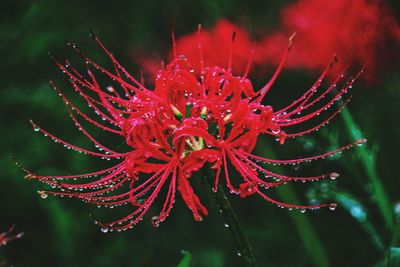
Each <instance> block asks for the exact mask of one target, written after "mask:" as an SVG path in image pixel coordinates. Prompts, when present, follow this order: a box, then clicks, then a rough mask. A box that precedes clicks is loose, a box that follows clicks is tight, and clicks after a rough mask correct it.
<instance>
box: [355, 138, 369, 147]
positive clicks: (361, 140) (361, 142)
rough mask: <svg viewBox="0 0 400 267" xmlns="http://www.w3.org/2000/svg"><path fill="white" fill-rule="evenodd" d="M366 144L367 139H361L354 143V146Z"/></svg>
mask: <svg viewBox="0 0 400 267" xmlns="http://www.w3.org/2000/svg"><path fill="white" fill-rule="evenodd" d="M366 142H367V139H365V138H361V139H358V140H357V141H355V142H354V144H356V145H357V146H361V145H362V144H364V143H366Z"/></svg>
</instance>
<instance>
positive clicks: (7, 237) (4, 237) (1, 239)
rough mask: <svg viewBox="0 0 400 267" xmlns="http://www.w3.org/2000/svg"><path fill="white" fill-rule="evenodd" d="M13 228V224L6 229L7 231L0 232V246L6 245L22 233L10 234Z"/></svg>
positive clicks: (18, 237)
mask: <svg viewBox="0 0 400 267" xmlns="http://www.w3.org/2000/svg"><path fill="white" fill-rule="evenodd" d="M13 230H14V225H13V226H11V227H10V229H8V231H7V232H4V233H0V246H5V245H7V243H8V242H10V241H12V240H15V239H20V238H21V237H22V236H23V235H24V233H22V232H21V233H18V234H12V231H13Z"/></svg>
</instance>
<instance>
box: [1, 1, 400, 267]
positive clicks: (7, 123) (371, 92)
mask: <svg viewBox="0 0 400 267" xmlns="http://www.w3.org/2000/svg"><path fill="white" fill-rule="evenodd" d="M293 2H294V1H251V2H247V3H246V2H245V1H236V0H231V1H228V0H225V1H213V0H206V1H198V2H194V1H183V0H181V1H179V0H176V1H152V0H147V1H116V2H112V1H108V2H99V1H75V0H70V1H50V0H41V1H15V2H12V3H11V2H10V3H3V2H2V8H1V17H0V20H1V24H0V36H1V42H0V47H1V50H0V51H1V55H2V56H1V63H0V68H1V71H0V73H1V79H2V83H1V89H0V90H1V91H0V92H1V97H0V109H1V119H0V122H1V128H0V129H1V138H0V155H1V158H0V170H1V171H0V232H3V231H6V230H7V229H8V228H9V227H10V226H11V225H13V224H15V225H16V232H18V231H23V232H24V233H25V235H24V237H23V238H22V239H20V240H16V241H13V242H10V243H9V244H8V245H7V246H3V247H0V266H3V265H4V266H178V264H181V265H180V266H189V265H186V263H190V266H210V267H211V266H216V267H217V266H243V262H242V259H241V258H240V257H239V256H237V253H236V252H237V248H236V245H235V244H234V242H233V240H232V238H231V236H230V233H229V230H228V229H227V228H226V227H225V226H224V220H223V217H222V216H221V214H220V213H219V212H218V209H217V208H216V206H215V204H214V203H213V198H212V196H211V195H210V193H209V192H208V190H207V188H204V184H202V183H200V182H195V183H196V185H195V186H196V190H197V191H198V192H200V194H201V197H202V198H203V199H204V202H205V204H206V205H207V207H208V208H209V211H210V215H209V216H208V217H207V218H205V219H204V220H203V221H202V222H200V223H198V222H195V221H194V220H193V219H192V216H191V214H190V212H189V210H188V209H187V208H186V207H185V205H184V204H183V203H182V202H183V201H182V200H181V199H180V198H179V197H178V200H177V203H176V205H175V207H174V210H173V212H172V215H171V216H170V217H169V218H168V220H167V221H166V222H164V223H163V224H162V225H161V226H160V227H159V228H156V229H155V228H153V227H152V225H151V223H150V218H151V216H152V215H151V213H152V212H151V211H150V212H149V213H150V214H148V216H147V217H145V220H144V221H143V222H142V223H140V224H138V225H137V226H136V227H135V228H134V229H132V230H131V231H128V232H123V233H116V232H113V233H107V234H103V233H102V232H101V231H100V230H99V228H98V227H97V226H96V225H95V224H94V223H93V220H94V219H93V218H92V217H90V216H89V214H93V216H95V217H96V218H113V217H115V216H118V210H107V209H97V208H96V207H95V206H87V205H83V204H82V203H80V202H78V201H75V200H70V199H62V198H54V197H48V198H47V199H41V198H40V197H39V195H38V194H37V193H36V191H37V190H41V189H44V187H43V185H41V184H39V183H36V182H32V181H27V180H24V179H23V176H24V173H23V171H22V170H21V169H20V168H18V167H17V166H16V165H15V163H14V162H13V160H12V159H10V156H13V157H15V158H16V159H18V160H19V161H21V162H23V163H24V165H26V166H28V167H29V168H30V169H32V170H33V171H35V172H37V173H41V174H72V173H81V172H85V171H90V170H96V169H100V168H102V167H104V166H105V165H107V162H103V161H97V160H95V159H92V158H91V157H88V156H83V155H81V154H78V153H74V152H73V151H67V150H64V149H63V147H62V146H59V145H57V144H55V143H54V142H51V141H49V140H48V139H46V138H45V137H43V136H41V135H38V134H37V133H35V132H34V131H33V130H32V128H31V127H30V125H29V119H31V118H33V119H35V121H36V122H38V123H40V125H42V126H43V127H44V128H45V129H48V130H49V131H51V132H52V133H55V134H56V135H58V136H60V137H63V138H64V139H66V140H69V141H71V142H72V143H75V144H79V145H83V146H87V147H90V144H89V142H88V141H87V140H86V139H85V137H84V136H83V135H81V134H80V133H79V132H78V131H77V130H76V129H74V127H73V125H72V122H71V121H70V119H69V117H68V115H67V112H66V110H65V108H64V107H63V105H62V102H61V100H60V99H59V97H58V96H57V94H56V93H55V92H54V91H53V90H52V89H51V88H50V86H49V85H48V80H50V79H51V80H54V81H56V82H57V84H58V85H59V86H60V88H62V89H63V90H64V92H66V94H68V95H69V96H70V97H71V98H72V99H75V100H76V101H78V102H79V98H78V97H77V96H76V95H75V94H74V93H73V92H72V89H71V88H70V87H69V85H68V83H67V82H66V81H64V80H63V78H62V75H61V73H60V71H59V70H58V69H57V68H56V67H55V65H54V64H53V63H52V62H51V60H50V59H49V57H48V55H47V52H48V51H52V53H53V54H55V55H58V56H60V57H66V58H69V57H73V56H74V55H73V54H72V53H71V51H70V50H69V49H67V48H66V46H65V45H64V40H65V39H66V38H72V39H74V40H75V41H76V42H77V43H78V44H79V46H80V47H81V48H82V49H83V50H84V51H86V52H87V53H88V54H90V55H92V56H93V57H94V58H96V59H97V62H99V63H101V64H102V63H104V64H109V62H108V61H107V59H106V57H105V56H104V55H103V54H102V53H101V51H100V49H99V48H98V47H97V46H96V45H95V44H94V42H93V41H92V40H91V39H90V37H89V36H88V29H89V28H93V29H94V30H95V31H96V32H97V33H98V35H99V36H100V37H101V39H102V40H103V42H104V43H105V44H106V45H107V46H108V47H109V48H111V49H112V50H113V51H114V52H115V54H117V55H118V57H119V58H120V59H121V61H122V62H123V64H124V65H125V66H126V67H127V69H129V70H131V72H132V73H138V71H139V70H140V66H139V64H138V59H143V58H146V57H148V58H152V57H153V56H154V55H155V54H156V55H157V56H161V57H164V59H167V55H168V51H169V50H170V46H171V42H170V30H171V27H173V28H174V30H175V32H176V34H177V36H181V35H185V34H188V33H190V32H193V31H194V30H195V29H196V27H197V24H198V23H202V24H203V26H204V28H208V27H212V26H213V25H214V24H215V22H216V21H217V20H218V19H220V18H225V19H228V20H230V21H232V22H234V23H238V24H240V25H242V26H243V27H245V28H246V29H247V30H248V31H249V33H250V35H251V36H253V37H254V38H257V37H258V36H260V34H266V33H268V32H273V31H274V30H275V29H277V28H278V27H279V25H280V24H281V21H280V14H281V10H282V9H283V8H284V7H285V6H286V5H288V4H290V3H293ZM382 3H384V5H385V6H386V8H389V9H391V10H392V14H393V16H394V17H395V18H397V21H398V18H399V17H400V5H399V3H398V1H394V0H393V1H385V2H382ZM321 12H322V11H321ZM332 19H333V20H334V18H332ZM354 41H355V42H357V39H355V40H354ZM310 45H311V46H312V44H310ZM390 47H391V48H392V50H389V49H387V50H385V49H383V50H380V51H383V52H382V53H387V54H389V57H393V58H395V57H396V53H399V52H398V51H399V47H398V46H397V47H396V45H394V47H393V45H392V46H390ZM393 48H394V49H393ZM315 49H316V50H318V47H315ZM387 54H386V56H387ZM383 56H384V55H383V54H382V57H383ZM397 56H398V54H397ZM266 64H269V63H268V62H266ZM377 69H379V70H380V71H379V75H377V76H378V77H376V78H374V80H373V81H370V80H368V79H362V78H361V79H360V80H359V81H357V83H356V85H355V87H356V96H355V97H354V99H353V100H352V102H351V103H350V105H349V106H348V108H347V109H346V110H345V111H344V112H342V114H341V116H339V117H338V118H336V119H335V120H334V122H333V123H330V124H329V125H328V126H327V127H325V128H324V129H321V130H320V131H319V132H316V133H314V134H311V135H308V136H305V137H301V138H299V139H297V140H296V141H288V142H287V143H286V144H285V145H284V146H280V145H279V144H277V143H276V142H275V140H273V138H268V137H265V138H262V140H260V142H259V145H258V147H257V153H258V154H260V155H266V156H270V157H276V158H293V157H297V156H302V155H316V154H319V153H321V152H326V151H329V150H332V149H334V148H336V147H339V146H340V145H341V144H347V143H349V142H351V141H352V140H355V139H357V138H360V137H365V138H368V144H367V145H366V146H364V147H361V148H356V149H353V150H350V151H346V152H345V153H343V154H341V155H338V156H336V157H334V158H331V159H329V160H324V161H318V162H315V163H312V164H308V165H304V166H301V167H299V168H293V167H287V168H286V167H285V168H281V169H276V170H277V171H280V172H282V173H288V174H297V175H300V174H302V175H307V174H309V175H312V174H316V173H320V172H324V171H325V170H335V171H337V172H338V173H340V174H341V178H340V179H337V180H335V181H327V182H317V183H315V184H309V183H307V184H304V185H303V184H294V185H287V186H285V187H282V189H281V190H280V191H278V192H277V194H276V198H278V199H281V200H284V201H291V202H295V203H298V204H300V203H308V202H312V201H315V200H316V199H318V200H321V201H336V202H338V204H339V206H338V208H337V209H336V210H335V211H330V210H329V209H326V210H319V211H315V212H306V213H305V214H301V213H300V212H296V211H288V210H286V209H279V208H277V207H276V206H273V205H270V204H268V203H266V202H265V201H263V200H262V199H261V198H259V197H256V196H251V197H248V198H245V199H239V198H237V197H232V198H231V201H232V205H233V206H234V208H235V209H236V211H237V215H238V217H239V219H240V221H241V223H242V225H243V227H244V229H245V232H246V234H247V235H248V238H249V240H250V243H251V244H252V247H253V250H254V254H255V256H256V258H257V260H258V263H259V266H386V265H385V264H386V253H387V251H388V248H389V247H396V246H397V247H399V246H400V243H399V240H398V239H396V235H397V234H396V230H397V229H398V227H399V224H397V225H396V218H398V217H396V216H400V194H399V193H400V189H399V188H400V177H399V160H400V157H399V148H400V143H399V136H400V127H399V121H400V109H399V103H400V75H399V64H398V62H397V65H396V62H390V63H387V64H384V65H380V66H378V67H377ZM367 71H368V69H367ZM318 73H319V71H318V70H315V69H313V70H311V71H310V70H308V69H305V68H300V67H299V68H291V69H287V70H285V71H284V72H283V73H282V75H281V78H280V79H279V80H278V82H277V84H276V86H275V87H274V88H273V90H272V91H273V92H271V98H270V100H269V101H271V102H272V103H273V105H276V106H280V105H281V106H282V105H284V104H285V103H286V104H287V103H290V100H293V99H295V98H296V97H298V96H299V95H300V94H301V92H304V91H305V90H306V89H307V88H308V87H309V86H310V85H311V84H312V82H313V81H314V80H315V79H317V77H318ZM267 74H269V75H270V73H268V72H267ZM266 77H269V76H268V75H267V76H266ZM254 79H255V80H256V81H255V84H256V85H260V84H261V83H262V82H263V81H265V80H266V78H264V80H263V77H259V76H257V77H254ZM98 136H101V134H100V133H99V135H98ZM110 142H115V143H116V145H117V146H118V142H117V141H113V140H111V141H110ZM396 212H397V213H396ZM396 214H397V215H396ZM397 222H398V219H397ZM182 259H183V261H182ZM393 266H394V265H393Z"/></svg>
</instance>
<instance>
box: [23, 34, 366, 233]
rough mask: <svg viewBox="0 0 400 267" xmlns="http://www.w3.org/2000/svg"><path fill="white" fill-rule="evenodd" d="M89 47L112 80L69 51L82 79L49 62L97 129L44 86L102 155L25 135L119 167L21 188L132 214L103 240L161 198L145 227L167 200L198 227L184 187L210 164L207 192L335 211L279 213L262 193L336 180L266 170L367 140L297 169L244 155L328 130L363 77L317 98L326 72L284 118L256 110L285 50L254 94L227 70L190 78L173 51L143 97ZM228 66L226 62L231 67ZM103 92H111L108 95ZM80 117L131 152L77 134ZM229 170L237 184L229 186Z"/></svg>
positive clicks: (196, 210) (205, 70)
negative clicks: (298, 128) (263, 139)
mask: <svg viewBox="0 0 400 267" xmlns="http://www.w3.org/2000/svg"><path fill="white" fill-rule="evenodd" d="M93 38H94V39H95V41H96V42H97V43H98V44H99V45H100V47H101V48H102V49H103V50H104V51H105V52H106V53H107V55H108V56H109V57H110V59H111V61H112V63H113V66H114V70H113V71H109V70H107V69H106V68H103V67H101V66H99V65H97V64H96V63H95V62H93V61H92V60H91V59H90V58H88V57H86V56H85V55H84V54H83V53H82V52H81V51H80V50H79V49H78V48H77V47H76V45H75V44H74V43H71V42H70V43H69V46H71V47H72V48H73V49H74V50H75V51H76V52H77V53H78V54H79V55H80V56H81V57H82V58H83V59H84V61H85V62H86V63H87V68H88V69H87V75H86V74H83V73H80V72H78V70H77V69H75V68H74V67H73V66H72V65H71V64H70V63H69V62H68V61H65V62H60V61H59V60H57V59H56V58H54V57H53V56H52V58H53V59H54V61H55V63H56V64H57V65H58V66H59V68H60V69H61V70H62V71H63V72H64V73H65V75H66V76H67V78H68V80H69V81H70V83H71V84H72V86H73V88H74V89H75V91H77V92H78V93H79V94H80V95H81V96H82V97H83V98H84V99H85V100H86V102H87V103H88V104H89V106H90V108H91V109H93V111H94V112H95V113H96V114H97V115H98V116H99V117H100V118H101V122H99V121H98V120H95V119H93V118H92V117H90V116H88V115H86V114H85V113H84V112H82V111H81V110H80V109H79V108H78V107H77V106H75V105H74V104H72V103H71V102H70V101H69V100H68V99H67V98H66V96H65V95H63V94H62V93H61V91H59V90H58V88H57V87H56V86H55V85H54V84H53V83H51V85H52V86H53V88H54V89H55V90H57V92H58V93H59V95H60V96H61V97H62V99H63V101H64V103H65V106H66V108H67V112H68V114H69V115H70V117H71V118H72V120H73V121H74V123H75V125H76V126H77V127H78V129H79V130H80V131H82V133H83V134H84V135H85V136H86V137H87V138H89V139H90V140H91V141H92V142H93V144H94V145H95V146H96V147H97V148H98V149H99V150H100V151H99V152H95V151H91V150H88V149H84V148H80V147H77V146H74V145H72V144H70V143H68V142H66V141H64V140H62V139H59V138H57V137H55V136H53V135H52V134H50V133H49V132H47V131H45V130H43V129H42V128H40V127H39V126H37V125H36V124H35V123H33V122H32V125H33V127H34V129H35V130H36V131H40V132H42V133H43V134H45V135H46V136H48V137H50V138H52V139H53V140H54V141H56V142H58V143H61V144H63V145H64V146H66V147H67V148H69V149H73V150H76V151H79V152H82V153H84V154H88V155H92V156H96V157H101V158H103V159H106V160H115V161H118V163H117V164H116V165H115V166H113V167H110V168H107V169H104V170H99V171H96V172H91V173H85V174H79V175H68V176H59V175H57V176H40V175H36V174H34V173H32V172H30V171H28V170H26V169H25V170H26V172H27V175H26V178H28V179H38V180H39V181H41V182H43V183H46V184H48V185H49V186H51V187H52V188H54V190H48V191H38V192H39V194H40V195H41V196H42V197H43V198H45V197H47V195H48V194H51V195H60V196H69V197H75V198H78V199H80V200H82V201H84V202H87V203H93V204H96V205H98V206H105V207H110V208H112V207H114V206H120V205H125V204H127V205H130V206H131V207H132V209H133V210H132V212H131V213H129V214H127V215H125V216H123V217H122V218H120V219H118V220H115V221H112V222H110V223H100V225H101V226H102V231H103V232H107V231H109V230H114V229H116V230H126V229H128V228H131V227H133V225H135V224H136V223H137V222H139V221H140V220H142V218H143V216H144V215H145V213H146V212H147V211H148V210H149V208H150V207H151V206H152V204H153V203H154V201H155V199H156V198H157V197H159V196H160V195H164V204H163V206H162V208H161V211H160V213H159V214H158V215H157V216H154V217H153V218H152V223H153V225H154V226H158V225H159V223H160V222H162V221H163V220H165V218H166V217H167V216H168V215H169V214H170V211H171V209H172V206H173V204H174V202H175V195H176V193H177V191H179V193H180V195H181V196H182V198H183V200H184V201H185V203H186V205H187V207H188V208H189V209H190V210H191V211H192V213H193V216H194V219H195V220H197V221H200V220H201V219H202V217H203V216H206V215H207V213H208V212H207V209H206V207H205V206H204V205H203V204H202V203H201V201H200V199H199V197H198V196H197V194H196V193H195V192H194V190H193V188H192V186H191V179H192V178H193V176H192V174H193V173H194V172H198V171H200V169H202V168H203V167H205V164H206V163H208V164H209V165H210V166H211V168H212V169H213V170H215V179H214V186H213V189H214V191H216V190H217V186H218V185H219V184H220V183H221V178H220V177H221V176H222V175H221V173H223V176H224V179H225V182H226V185H227V187H228V188H229V190H230V192H231V193H234V194H239V195H240V196H241V197H246V196H249V195H252V194H258V195H260V196H261V197H263V198H264V199H266V200H267V201H269V202H271V203H274V204H277V205H279V206H282V207H287V208H290V209H292V208H295V209H301V210H305V209H317V208H320V207H325V206H329V207H331V208H334V207H335V205H336V204H321V205H312V206H305V205H294V204H287V203H282V202H278V201H276V200H273V199H271V198H270V197H269V196H268V195H267V192H268V190H269V188H273V187H277V186H280V185H283V184H285V183H287V182H289V181H314V180H318V179H323V178H329V177H331V178H336V177H337V176H338V174H337V173H327V174H322V175H317V176H313V177H289V176H285V175H281V174H277V173H273V172H271V171H269V170H268V167H267V165H268V164H300V163H303V162H308V161H311V160H316V159H319V158H323V157H326V156H329V155H333V154H335V153H337V152H340V151H342V150H345V149H348V148H350V147H351V146H352V145H354V144H362V143H364V142H365V140H358V141H355V142H353V143H352V144H350V145H347V146H344V147H342V148H340V149H337V150H335V151H332V152H329V153H326V154H323V155H319V156H312V157H308V158H300V159H295V160H271V159H267V158H262V157H259V156H256V155H253V154H252V151H253V149H254V147H255V145H256V141H257V138H258V137H259V135H260V134H266V135H272V136H274V137H275V138H277V139H278V140H279V142H280V143H281V144H283V143H284V141H285V139H287V138H294V137H297V136H300V135H303V134H307V133H310V132H312V131H314V130H317V129H318V128H319V127H321V126H322V125H324V124H326V123H327V122H328V121H329V120H330V119H332V118H333V117H334V116H335V115H336V114H337V113H338V112H339V111H340V110H341V108H343V106H344V105H345V104H346V103H347V102H348V101H349V100H350V97H347V96H346V95H347V91H348V90H349V89H350V88H351V87H352V84H353V83H354V81H355V79H356V78H358V76H359V75H360V74H361V72H362V71H360V72H359V73H358V74H357V75H356V76H355V77H354V78H352V79H350V80H349V81H348V82H346V83H344V85H343V87H341V88H336V84H337V83H338V82H339V81H340V80H341V79H342V78H341V77H338V79H337V80H336V81H335V82H334V83H333V84H332V85H330V86H329V87H328V88H327V89H325V90H324V91H321V84H322V80H323V79H324V78H325V76H326V75H327V73H328V71H329V70H330V69H331V67H332V65H333V64H331V65H329V66H328V67H327V68H326V69H325V71H324V72H323V73H322V75H321V76H320V77H319V79H318V80H317V82H315V84H314V85H313V86H312V87H311V88H310V89H309V90H307V91H306V92H305V93H304V95H303V96H301V97H300V98H299V99H297V100H295V101H294V102H293V103H292V104H291V105H289V106H287V107H285V108H283V109H280V110H274V109H273V108H272V107H271V106H270V105H264V104H263V103H262V100H263V99H264V96H265V95H266V94H267V93H268V91H269V90H270V89H271V87H272V85H273V84H274V82H275V80H276V79H277V77H278V75H279V73H280V71H281V69H282V67H283V64H284V61H285V59H286V56H287V54H288V52H289V50H290V45H289V47H288V49H287V50H286V51H285V53H284V56H283V59H282V61H281V62H280V64H279V66H278V68H277V70H276V72H275V73H274V75H273V76H272V78H271V80H270V81H269V82H268V83H266V84H265V86H263V87H262V88H260V89H259V90H254V89H253V86H252V83H251V81H250V80H249V79H248V78H247V77H246V76H247V74H245V75H244V76H235V75H233V74H232V71H231V69H230V63H227V64H228V67H227V68H226V69H225V68H223V67H221V66H212V67H205V64H204V62H202V60H200V62H197V63H198V65H196V66H199V67H198V69H195V68H194V67H193V65H191V62H190V61H189V60H188V59H187V58H186V57H185V56H177V51H176V50H175V53H174V59H173V60H172V62H171V63H170V64H168V65H167V66H166V68H165V69H163V70H160V71H159V73H158V75H157V78H156V81H155V88H154V90H150V89H148V88H146V87H145V86H144V85H143V82H139V81H138V80H136V79H135V78H134V77H133V76H132V75H130V74H129V73H128V72H127V71H126V70H125V69H124V68H123V67H122V66H121V65H120V64H119V62H118V61H117V60H116V59H115V57H114V56H113V54H112V53H110V52H109V51H108V50H107V49H106V48H105V47H104V46H103V44H102V43H101V42H100V41H99V40H98V38H97V37H95V36H94V37H93ZM198 48H199V55H200V58H203V57H202V54H203V53H202V47H201V45H199V46H198ZM229 55H232V53H228V56H229ZM226 62H232V59H228V60H227V61H226ZM195 63H196V62H195ZM232 64H233V63H232ZM247 66H249V64H247ZM247 69H248V67H247ZM97 72H98V73H100V74H101V73H102V74H103V75H105V76H106V77H108V78H109V79H110V81H108V82H104V77H102V79H101V81H102V82H100V80H98V79H97V78H96V76H97V74H96V75H95V73H97ZM196 73H198V74H196ZM109 83H111V84H115V87H114V86H110V85H109ZM103 88H105V90H104V89H103ZM334 92H336V93H334ZM331 93H334V96H333V98H331V99H330V100H329V101H325V103H323V102H322V101H321V100H322V99H326V98H329V96H330V94H331ZM342 97H345V98H346V97H347V100H345V102H344V103H345V104H343V105H342V106H340V107H339V108H335V109H334V110H333V111H332V112H331V115H330V116H329V118H328V119H326V120H323V121H322V122H319V123H316V125H315V126H314V127H312V128H310V129H308V130H304V131H302V132H291V131H290V129H292V126H295V125H298V124H301V123H303V122H305V121H310V120H312V119H315V118H317V117H318V115H319V114H320V113H322V112H325V110H328V109H329V108H330V107H333V104H334V103H335V102H337V101H338V100H339V99H341V98H342ZM327 112H329V111H327ZM78 117H80V118H82V119H84V120H86V121H87V122H88V123H90V124H93V125H95V126H97V127H99V128H101V129H102V130H104V131H107V132H110V133H113V134H115V135H116V136H118V137H119V138H122V139H123V140H124V141H125V142H126V144H127V146H128V148H129V149H128V152H117V151H114V150H113V149H110V148H108V147H106V146H104V145H103V144H101V143H100V142H99V141H97V140H96V139H95V138H94V137H93V136H92V135H90V133H89V132H88V131H87V130H86V129H85V128H84V127H83V126H82V125H81V122H80V121H79V119H78ZM286 129H287V132H286ZM264 164H267V165H264ZM230 167H233V169H235V170H236V171H237V172H238V173H239V174H240V177H237V176H235V177H232V176H231V175H230V171H229V169H230ZM75 180H76V181H75ZM160 197H161V196H160Z"/></svg>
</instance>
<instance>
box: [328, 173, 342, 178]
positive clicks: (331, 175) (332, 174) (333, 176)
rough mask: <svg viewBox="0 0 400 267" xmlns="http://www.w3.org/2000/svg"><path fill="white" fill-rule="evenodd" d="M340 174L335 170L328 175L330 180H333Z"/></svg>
mask: <svg viewBox="0 0 400 267" xmlns="http://www.w3.org/2000/svg"><path fill="white" fill-rule="evenodd" d="M339 176H340V175H339V174H338V173H337V172H332V173H331V174H330V175H329V177H330V178H331V179H332V180H335V179H336V178H338V177H339Z"/></svg>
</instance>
